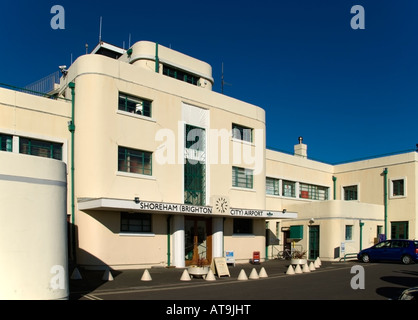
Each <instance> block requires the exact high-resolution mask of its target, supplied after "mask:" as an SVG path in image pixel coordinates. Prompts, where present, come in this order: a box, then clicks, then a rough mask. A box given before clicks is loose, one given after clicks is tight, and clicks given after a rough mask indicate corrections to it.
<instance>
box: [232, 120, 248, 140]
mask: <svg viewBox="0 0 418 320" xmlns="http://www.w3.org/2000/svg"><path fill="white" fill-rule="evenodd" d="M232 137H233V138H234V139H238V140H243V141H248V142H252V141H253V129H251V128H247V127H244V126H240V125H238V124H235V123H233V124H232Z"/></svg>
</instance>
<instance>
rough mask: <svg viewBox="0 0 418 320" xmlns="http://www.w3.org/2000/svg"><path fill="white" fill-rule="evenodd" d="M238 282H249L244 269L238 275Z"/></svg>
mask: <svg viewBox="0 0 418 320" xmlns="http://www.w3.org/2000/svg"><path fill="white" fill-rule="evenodd" d="M238 280H248V277H247V274H246V273H245V271H244V269H241V271H240V273H239V275H238Z"/></svg>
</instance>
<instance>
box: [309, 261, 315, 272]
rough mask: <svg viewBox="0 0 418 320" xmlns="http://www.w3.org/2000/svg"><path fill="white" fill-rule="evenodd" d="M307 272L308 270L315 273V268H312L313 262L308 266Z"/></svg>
mask: <svg viewBox="0 0 418 320" xmlns="http://www.w3.org/2000/svg"><path fill="white" fill-rule="evenodd" d="M309 270H310V271H315V266H314V264H313V262H311V263H310V264H309Z"/></svg>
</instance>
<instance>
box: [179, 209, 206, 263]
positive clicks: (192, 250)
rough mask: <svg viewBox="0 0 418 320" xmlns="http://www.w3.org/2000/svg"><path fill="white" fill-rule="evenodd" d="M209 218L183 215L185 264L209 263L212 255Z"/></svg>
mask: <svg viewBox="0 0 418 320" xmlns="http://www.w3.org/2000/svg"><path fill="white" fill-rule="evenodd" d="M210 226H211V219H207V218H200V217H185V222H184V228H185V229H184V235H185V259H186V265H187V266H188V265H198V264H199V263H200V264H203V265H209V264H210V262H211V257H212V236H211V232H210V229H211V228H210Z"/></svg>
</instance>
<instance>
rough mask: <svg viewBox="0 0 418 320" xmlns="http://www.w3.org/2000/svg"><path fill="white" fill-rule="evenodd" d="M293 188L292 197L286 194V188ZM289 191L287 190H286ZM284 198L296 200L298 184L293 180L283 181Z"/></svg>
mask: <svg viewBox="0 0 418 320" xmlns="http://www.w3.org/2000/svg"><path fill="white" fill-rule="evenodd" d="M288 185H290V186H291V189H290V194H291V195H290V196H289V195H288V193H287V192H285V186H288ZM286 191H287V190H286ZM282 196H283V197H287V198H296V182H295V181H291V180H284V179H283V180H282Z"/></svg>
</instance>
